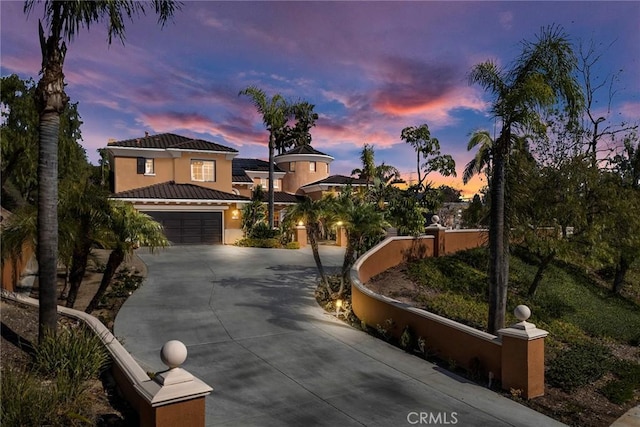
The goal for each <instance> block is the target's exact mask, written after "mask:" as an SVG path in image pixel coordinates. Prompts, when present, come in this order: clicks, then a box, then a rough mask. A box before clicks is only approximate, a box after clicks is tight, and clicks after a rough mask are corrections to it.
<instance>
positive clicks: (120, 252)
mask: <svg viewBox="0 0 640 427" xmlns="http://www.w3.org/2000/svg"><path fill="white" fill-rule="evenodd" d="M109 230H110V236H109V240H110V241H109V242H108V244H109V246H110V247H111V248H112V251H111V253H110V254H109V259H108V260H107V265H106V267H105V270H104V275H103V276H102V280H101V281H100V286H99V287H98V290H97V292H96V294H95V295H94V296H93V298H92V299H91V302H90V303H89V305H88V306H87V308H86V310H85V311H86V312H87V313H91V312H92V311H93V310H95V309H96V307H98V304H99V303H100V299H101V298H102V296H103V295H104V293H105V291H106V290H107V287H108V286H109V284H110V283H111V279H112V278H113V276H114V274H115V273H116V270H117V269H118V267H120V264H122V262H123V261H124V259H125V257H127V256H130V255H132V254H133V250H134V249H135V248H137V247H139V246H146V247H148V248H149V249H150V250H151V251H153V250H155V249H156V248H158V247H165V246H168V245H169V241H168V240H167V238H166V237H165V235H164V232H163V231H162V225H160V224H159V223H158V222H156V221H154V220H153V218H151V217H150V216H149V215H147V214H145V213H142V212H139V211H138V210H136V209H135V208H134V207H133V205H132V204H130V203H121V202H111V214H110V221H109Z"/></svg>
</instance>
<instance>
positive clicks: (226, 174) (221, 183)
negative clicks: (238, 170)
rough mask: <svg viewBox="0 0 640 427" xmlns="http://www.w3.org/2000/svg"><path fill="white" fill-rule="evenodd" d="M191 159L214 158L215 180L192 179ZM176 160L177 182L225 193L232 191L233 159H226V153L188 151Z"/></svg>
mask: <svg viewBox="0 0 640 427" xmlns="http://www.w3.org/2000/svg"><path fill="white" fill-rule="evenodd" d="M191 160H214V161H215V162H216V166H215V167H216V170H215V182H199V181H191ZM174 162H175V163H174V168H175V178H174V180H175V182H176V183H178V184H194V185H200V186H202V187H207V188H211V189H214V190H219V191H224V192H225V193H231V192H232V188H233V186H232V184H231V160H230V159H226V156H225V155H224V154H212V153H191V152H186V153H182V156H181V157H180V158H177V159H175V160H174Z"/></svg>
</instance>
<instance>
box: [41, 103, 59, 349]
mask: <svg viewBox="0 0 640 427" xmlns="http://www.w3.org/2000/svg"><path fill="white" fill-rule="evenodd" d="M59 125H60V116H59V114H58V113H57V112H55V111H45V112H44V113H43V114H41V115H40V148H39V161H38V289H39V299H40V308H39V324H38V340H39V342H42V340H43V338H44V336H45V335H46V334H49V333H54V332H55V330H56V324H57V314H58V313H57V305H58V303H57V293H58V292H57V290H58V283H57V269H58V129H59Z"/></svg>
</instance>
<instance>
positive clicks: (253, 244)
mask: <svg viewBox="0 0 640 427" xmlns="http://www.w3.org/2000/svg"><path fill="white" fill-rule="evenodd" d="M236 246H242V247H245V248H280V247H282V246H281V245H280V241H279V240H278V239H254V238H246V239H240V240H238V241H237V242H236Z"/></svg>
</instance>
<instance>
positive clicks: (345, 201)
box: [333, 189, 389, 295]
mask: <svg viewBox="0 0 640 427" xmlns="http://www.w3.org/2000/svg"><path fill="white" fill-rule="evenodd" d="M333 206H334V209H335V214H336V216H337V217H338V218H339V219H340V221H341V222H342V224H343V226H344V228H345V230H346V232H347V248H346V250H345V254H344V260H343V263H342V271H341V281H340V290H339V291H338V295H341V294H342V293H343V292H344V289H345V285H346V284H347V283H351V280H350V271H351V267H353V264H354V263H355V261H356V259H357V258H358V257H359V256H360V255H362V254H363V253H364V252H366V251H367V250H369V249H371V248H372V247H373V246H374V245H376V244H377V243H378V242H379V241H380V240H381V239H382V237H383V236H384V233H385V228H386V227H388V226H389V223H388V222H387V221H385V219H384V215H383V213H382V212H380V210H379V209H378V207H377V205H375V204H373V203H370V202H367V201H366V200H364V199H363V198H361V197H358V196H357V195H354V194H353V193H352V191H350V189H347V190H346V191H343V192H342V193H341V194H340V196H339V197H338V198H337V199H336V200H335V203H334V204H333Z"/></svg>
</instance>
